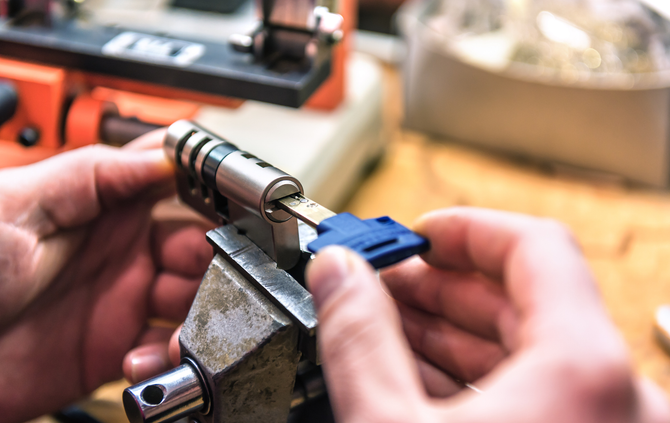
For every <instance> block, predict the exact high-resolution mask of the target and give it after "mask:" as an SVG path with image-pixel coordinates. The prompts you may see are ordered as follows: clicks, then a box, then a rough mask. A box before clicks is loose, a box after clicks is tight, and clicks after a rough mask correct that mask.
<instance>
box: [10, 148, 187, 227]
mask: <svg viewBox="0 0 670 423" xmlns="http://www.w3.org/2000/svg"><path fill="white" fill-rule="evenodd" d="M172 175H173V169H172V166H171V165H170V163H169V162H168V161H167V159H166V158H165V156H164V154H163V153H162V152H161V151H160V150H150V151H142V152H136V151H126V150H122V149H118V148H113V147H107V146H101V145H97V146H92V147H84V148H80V149H77V150H74V151H70V152H66V153H63V154H59V155H57V156H55V157H52V158H50V159H47V160H45V161H42V162H39V163H36V164H33V165H30V166H25V167H21V168H13V169H7V170H4V171H1V172H0V193H1V194H2V196H3V197H4V198H7V199H8V200H9V201H5V202H3V209H2V214H3V219H4V220H5V221H7V222H10V223H14V224H16V225H17V226H20V227H22V228H25V229H28V230H31V231H34V232H36V233H37V235H38V236H40V237H43V236H46V235H49V234H51V233H53V232H54V231H55V230H56V229H57V228H72V227H75V226H79V225H82V224H84V223H87V222H88V221H90V220H91V219H93V218H94V217H96V216H97V215H98V214H99V213H100V211H101V210H102V209H103V208H110V207H114V206H115V205H117V204H119V203H120V202H128V201H132V200H134V201H137V200H141V201H145V202H152V201H156V200H157V199H158V198H160V197H161V196H164V195H167V194H168V193H169V192H171V191H172V190H173V189H174V188H173V183H172V179H173V177H172Z"/></svg>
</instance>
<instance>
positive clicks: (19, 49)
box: [0, 0, 341, 107]
mask: <svg viewBox="0 0 670 423" xmlns="http://www.w3.org/2000/svg"><path fill="white" fill-rule="evenodd" d="M288 1H289V2H292V1H294V0H288ZM42 3H45V4H48V3H49V1H46V0H44V1H42ZM267 3H268V5H267V6H264V7H263V10H265V9H268V8H270V9H272V7H273V6H272V5H274V3H275V1H267ZM26 7H27V6H26ZM286 10H287V12H286V13H287V14H288V15H292V14H293V13H294V12H292V10H293V9H286ZM28 12H30V10H29V11H28ZM319 13H320V14H323V15H324V18H323V19H321V18H319V19H317V21H318V22H323V23H322V24H321V25H320V27H315V28H314V29H313V30H311V32H310V33H309V34H311V35H309V36H308V37H307V38H308V39H310V40H311V39H314V42H312V41H309V40H308V41H307V43H303V41H300V40H298V41H297V43H298V45H302V44H309V45H310V46H311V47H310V48H309V51H310V55H309V60H303V59H304V58H305V56H304V54H298V55H296V54H294V53H293V52H294V51H295V50H296V47H295V45H296V40H295V37H296V36H297V37H298V38H300V36H299V34H305V31H303V30H302V29H301V28H299V27H298V28H288V29H286V28H284V29H278V30H277V36H276V37H275V36H274V35H273V34H275V29H274V27H272V28H269V29H267V30H266V29H265V27H266V21H265V20H263V24H262V26H261V28H264V29H263V30H262V31H261V32H262V33H263V34H265V33H267V34H269V36H268V37H266V38H267V39H266V41H264V42H263V45H264V46H265V47H263V48H262V49H259V48H256V50H257V51H259V52H261V51H262V52H263V54H256V55H255V59H254V60H249V57H248V56H247V55H245V54H240V53H239V52H238V51H235V50H236V48H235V47H234V48H231V47H230V45H228V44H227V43H225V42H223V43H216V42H208V41H201V40H186V39H178V38H174V37H168V36H159V35H154V34H148V33H141V32H136V31H127V30H124V29H121V28H111V27H102V26H92V25H90V24H86V23H85V22H84V23H82V22H80V21H79V20H78V19H77V17H76V14H64V15H59V14H58V13H56V12H54V11H51V10H47V11H42V12H41V15H45V16H46V17H45V19H43V20H41V21H35V20H30V21H26V20H25V19H16V18H14V19H12V18H9V17H7V16H5V17H0V55H3V56H6V57H12V58H16V59H21V60H28V61H33V62H37V63H42V64H47V65H53V66H62V67H65V68H68V69H72V70H80V71H84V72H90V73H94V74H98V75H103V76H107V77H110V76H111V77H119V78H126V79H131V80H134V81H138V82H145V83H150V84H160V85H163V86H167V87H171V88H172V89H182V90H189V91H190V92H197V93H204V94H207V95H212V94H214V95H222V96H230V97H237V98H243V99H251V100H258V101H263V102H268V103H274V104H280V105H285V106H290V107H299V106H301V105H302V104H303V103H304V102H305V101H306V100H307V99H308V98H309V96H310V95H311V94H312V93H313V92H314V91H315V90H316V89H317V88H318V87H319V86H320V85H321V83H323V82H324V81H325V80H326V78H327V77H328V76H329V74H330V67H331V58H330V46H331V45H332V43H333V42H334V40H335V39H337V38H338V37H337V36H332V35H331V36H330V38H328V37H326V36H325V35H319V34H327V33H330V32H333V33H336V34H339V33H340V32H341V29H340V30H339V31H340V32H337V31H338V28H339V27H341V16H339V15H333V14H324V12H323V11H322V12H318V13H317V14H315V15H314V16H317V15H319ZM18 14H19V15H21V16H23V15H26V14H25V13H18ZM29 15H31V16H33V15H35V13H32V12H31V13H29ZM331 15H332V16H331ZM319 16H320V15H319ZM338 16H339V20H338V18H337V17H338ZM42 21H44V22H42ZM40 22H42V23H40ZM47 22H49V24H48V25H47V24H46V23H47ZM338 22H339V23H338ZM338 25H339V26H338ZM319 28H321V29H319ZM284 33H291V34H293V35H291V36H285V35H282V34H284ZM324 37H325V38H324ZM321 39H329V40H330V39H332V41H328V42H326V41H321ZM73 40H76V42H75V41H73ZM237 50H239V49H237ZM298 50H300V47H298ZM302 50H304V48H303V49H302ZM108 82H109V81H108Z"/></svg>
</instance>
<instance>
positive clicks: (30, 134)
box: [17, 126, 40, 147]
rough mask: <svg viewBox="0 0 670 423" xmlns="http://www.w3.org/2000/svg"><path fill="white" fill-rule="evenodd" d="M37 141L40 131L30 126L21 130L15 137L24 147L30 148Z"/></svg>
mask: <svg viewBox="0 0 670 423" xmlns="http://www.w3.org/2000/svg"><path fill="white" fill-rule="evenodd" d="M39 140H40V131H39V130H38V129H37V128H33V127H32V126H27V127H25V128H23V129H22V130H21V132H19V135H18V137H17V141H18V142H19V143H20V144H21V145H23V146H25V147H32V146H34V145H35V144H37V143H38V142H39Z"/></svg>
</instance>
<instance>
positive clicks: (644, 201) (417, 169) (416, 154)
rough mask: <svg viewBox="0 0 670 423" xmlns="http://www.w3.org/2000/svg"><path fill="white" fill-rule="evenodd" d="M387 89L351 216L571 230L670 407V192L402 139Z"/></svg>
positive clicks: (395, 91) (408, 135) (115, 409)
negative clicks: (502, 221) (512, 215)
mask: <svg viewBox="0 0 670 423" xmlns="http://www.w3.org/2000/svg"><path fill="white" fill-rule="evenodd" d="M385 79H386V81H385V86H386V96H387V98H386V101H385V105H386V110H385V115H384V120H385V122H384V131H385V133H384V136H385V137H387V138H388V142H389V144H388V150H387V154H386V155H385V157H384V159H383V160H382V161H381V163H380V164H379V166H378V167H377V168H376V170H375V171H374V172H373V173H372V174H371V175H370V176H369V177H368V178H367V179H366V180H365V181H364V182H363V183H362V185H361V186H360V187H359V188H358V189H357V190H356V192H355V193H354V195H353V197H352V198H351V199H350V201H349V202H348V203H347V204H346V206H345V207H344V209H345V210H346V211H350V212H352V213H354V214H356V215H358V216H359V217H361V218H369V217H378V216H381V215H385V214H388V215H391V216H392V217H393V218H394V219H396V220H398V221H400V222H402V223H404V224H407V225H409V224H411V223H412V221H413V220H414V219H416V218H417V217H418V216H420V215H421V214H422V213H425V212H427V211H430V210H434V209H438V208H444V207H450V206H456V205H467V206H478V207H488V208H493V209H499V210H508V211H515V212H521V213H527V214H531V215H535V216H542V217H551V218H555V219H558V220H560V221H561V222H563V223H565V224H567V225H568V226H569V227H570V228H571V229H572V230H573V232H574V234H575V235H576V237H577V239H578V240H579V242H580V244H581V246H582V248H583V251H584V254H585V255H586V257H587V259H588V261H589V264H590V265H591V268H592V270H593V272H594V274H595V276H596V279H597V280H598V283H599V285H600V289H601V291H602V294H603V296H604V298H605V302H606V304H607V306H608V309H609V311H610V313H611V316H612V319H613V320H614V322H615V323H616V325H617V326H618V327H619V328H620V329H621V331H622V333H623V335H624V337H625V339H626V341H627V342H628V345H629V346H630V349H631V354H632V358H633V360H634V363H635V366H636V368H637V369H638V371H639V372H640V373H641V374H643V375H646V376H647V377H649V378H651V379H652V380H654V381H656V383H658V384H659V385H660V386H661V387H662V388H663V389H664V390H665V391H666V393H667V394H668V396H669V397H670V357H669V356H668V355H666V354H665V353H664V352H663V351H662V350H661V348H660V347H659V346H658V345H657V344H656V342H655V341H654V337H653V332H652V328H653V314H654V310H655V309H656V307H658V306H659V305H661V304H664V303H670V192H665V191H659V190H652V189H648V188H640V187H636V188H635V187H629V186H627V185H626V184H624V183H622V182H621V181H618V180H617V179H615V178H603V177H594V175H584V174H579V175H576V174H575V173H574V172H570V171H556V170H549V169H547V168H543V167H541V166H537V165H533V164H529V163H520V162H519V161H513V160H511V159H509V158H506V157H502V156H498V155H495V154H492V153H489V152H485V151H481V150H478V149H476V148H472V147H468V146H465V145H462V144H457V143H453V142H450V141H449V140H444V139H437V138H432V137H429V136H426V135H424V134H421V133H418V132H413V131H409V130H406V129H403V128H402V127H401V122H402V106H401V104H402V94H401V83H400V80H399V75H398V73H397V72H396V71H395V70H394V69H391V68H387V69H386V70H385ZM125 386H126V384H125V382H117V383H114V384H110V385H107V386H105V387H103V388H102V389H100V390H98V391H97V392H96V393H95V394H94V395H93V401H89V402H87V403H84V408H85V409H86V410H88V411H89V412H91V414H93V415H94V416H96V417H98V418H100V419H101V420H102V421H104V422H109V423H116V422H119V423H122V422H125V421H126V420H125V415H124V414H123V411H122V409H121V408H120V392H121V390H122V389H123V388H124V387H125ZM39 422H40V423H47V422H48V423H50V422H53V420H52V419H50V418H44V419H40V420H39Z"/></svg>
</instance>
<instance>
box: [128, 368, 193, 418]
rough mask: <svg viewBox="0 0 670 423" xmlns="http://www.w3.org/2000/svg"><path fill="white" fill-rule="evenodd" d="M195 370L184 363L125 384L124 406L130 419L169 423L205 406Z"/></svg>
mask: <svg viewBox="0 0 670 423" xmlns="http://www.w3.org/2000/svg"><path fill="white" fill-rule="evenodd" d="M203 392H204V391H203V387H202V385H201V381H200V377H199V376H198V373H197V370H196V369H194V367H193V366H192V365H191V364H188V363H185V364H182V365H181V366H179V367H176V368H174V369H172V370H170V371H169V372H165V373H163V374H161V375H158V376H156V377H154V378H152V379H148V380H145V381H144V382H141V383H138V384H137V385H133V386H131V387H129V388H126V390H125V391H123V407H124V408H125V410H126V415H127V416H128V420H130V423H170V422H173V421H175V420H178V419H180V418H182V417H185V416H187V415H189V414H192V413H194V412H196V411H198V410H200V409H202V408H203V407H204V406H205V400H204V398H203Z"/></svg>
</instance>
